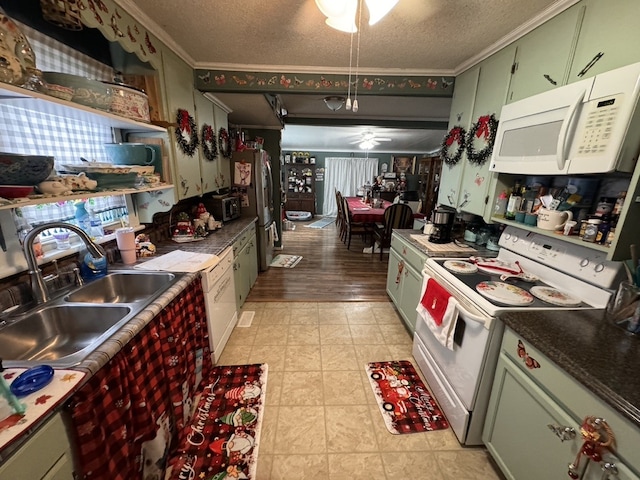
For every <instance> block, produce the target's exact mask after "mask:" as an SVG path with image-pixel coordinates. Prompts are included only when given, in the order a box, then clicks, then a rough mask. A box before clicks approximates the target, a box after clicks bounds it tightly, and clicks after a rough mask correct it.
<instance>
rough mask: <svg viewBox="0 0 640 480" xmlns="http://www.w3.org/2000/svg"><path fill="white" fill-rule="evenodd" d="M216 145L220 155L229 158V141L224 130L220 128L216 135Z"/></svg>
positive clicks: (227, 133)
mask: <svg viewBox="0 0 640 480" xmlns="http://www.w3.org/2000/svg"><path fill="white" fill-rule="evenodd" d="M218 145H220V155H222V156H223V157H225V158H231V139H230V138H229V132H227V129H226V128H221V129H220V131H219V133H218Z"/></svg>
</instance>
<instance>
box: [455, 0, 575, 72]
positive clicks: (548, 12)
mask: <svg viewBox="0 0 640 480" xmlns="http://www.w3.org/2000/svg"><path fill="white" fill-rule="evenodd" d="M580 1H581V0H558V1H556V2H555V3H553V4H552V5H550V6H549V7H547V8H546V9H545V10H543V11H542V12H541V13H540V14H539V15H537V16H535V17H533V18H531V19H530V20H529V21H527V22H525V23H523V24H522V25H520V26H519V27H518V28H516V29H515V30H513V31H511V32H510V33H508V34H507V35H505V36H504V37H502V38H501V39H500V40H498V41H497V42H495V43H494V44H493V45H490V46H489V47H487V48H485V49H484V50H483V51H482V52H480V53H479V54H477V55H475V56H473V57H471V58H469V59H467V60H465V61H464V62H462V63H461V64H460V65H458V66H457V67H456V68H455V69H454V73H453V74H452V75H454V76H457V75H460V74H461V73H462V72H464V71H466V70H468V69H470V68H471V67H473V66H474V65H477V64H478V63H480V62H481V61H483V60H484V59H486V58H488V57H490V56H491V55H493V54H494V53H496V52H498V51H500V50H502V49H503V48H505V47H506V46H508V45H510V44H512V43H513V42H515V41H516V40H518V39H520V38H522V37H524V36H525V35H526V34H527V33H529V32H531V31H532V30H535V29H536V28H537V27H539V26H540V25H542V24H543V23H545V22H546V21H548V20H551V19H552V18H553V17H555V16H556V15H558V14H560V13H562V12H564V11H565V10H566V9H568V8H570V7H572V6H573V5H575V4H576V3H579V2H580Z"/></svg>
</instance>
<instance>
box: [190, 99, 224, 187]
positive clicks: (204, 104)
mask: <svg viewBox="0 0 640 480" xmlns="http://www.w3.org/2000/svg"><path fill="white" fill-rule="evenodd" d="M193 95H194V100H195V104H196V118H197V122H196V123H197V124H198V129H199V131H198V134H199V135H200V147H199V149H200V176H201V178H202V193H209V192H213V191H215V190H216V178H217V176H218V163H219V162H220V160H219V157H218V155H216V157H215V159H213V160H211V159H209V158H207V156H206V155H205V154H204V149H205V148H207V147H206V145H207V144H210V145H211V146H210V147H209V148H211V149H213V146H214V145H215V146H217V145H218V131H217V129H216V123H215V119H214V116H213V102H211V100H209V99H208V98H207V97H205V96H204V95H203V94H201V93H200V92H194V94H193ZM205 125H208V126H210V127H211V130H212V132H213V142H215V143H212V142H207V140H206V139H205V138H204V135H205V132H204V131H203V128H204V126H205ZM205 142H206V143H205ZM216 150H217V149H216ZM210 151H213V150H210Z"/></svg>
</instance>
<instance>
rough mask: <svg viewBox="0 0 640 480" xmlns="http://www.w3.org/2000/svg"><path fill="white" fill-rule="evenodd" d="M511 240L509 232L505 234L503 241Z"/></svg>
mask: <svg viewBox="0 0 640 480" xmlns="http://www.w3.org/2000/svg"><path fill="white" fill-rule="evenodd" d="M510 238H511V234H510V233H509V232H505V234H504V239H505V240H509V239H510Z"/></svg>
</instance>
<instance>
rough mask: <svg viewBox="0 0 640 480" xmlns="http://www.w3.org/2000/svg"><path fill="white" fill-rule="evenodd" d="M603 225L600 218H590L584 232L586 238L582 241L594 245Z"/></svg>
mask: <svg viewBox="0 0 640 480" xmlns="http://www.w3.org/2000/svg"><path fill="white" fill-rule="evenodd" d="M601 223H602V220H600V219H599V218H590V219H589V220H587V226H586V228H585V230H584V236H583V237H582V240H583V241H585V242H590V243H593V242H595V241H596V237H597V236H598V227H599V226H600V224H601Z"/></svg>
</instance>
